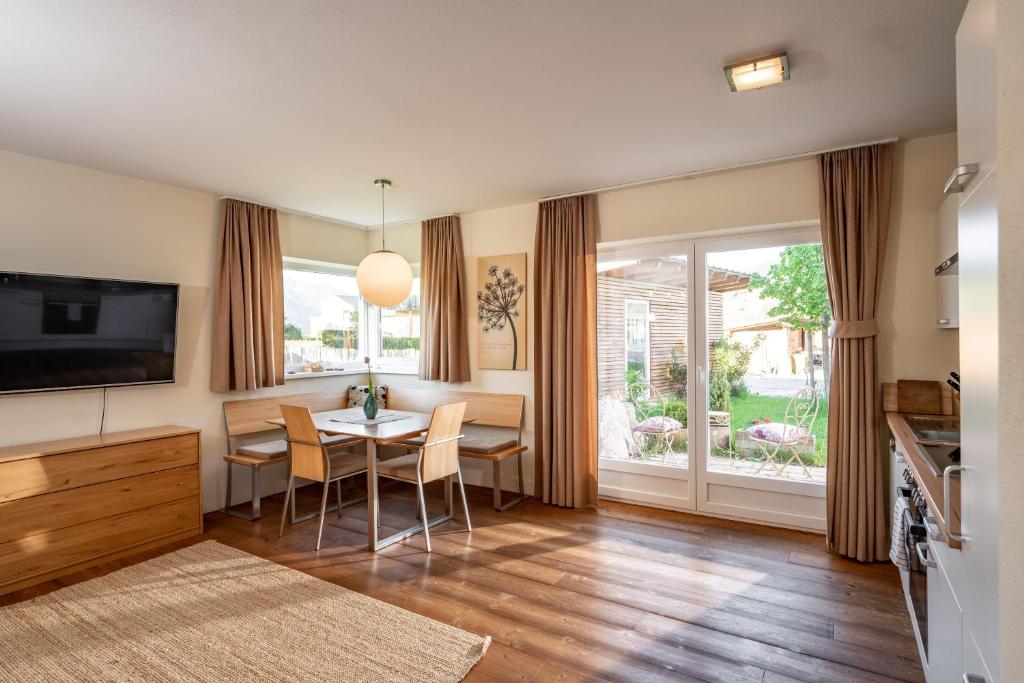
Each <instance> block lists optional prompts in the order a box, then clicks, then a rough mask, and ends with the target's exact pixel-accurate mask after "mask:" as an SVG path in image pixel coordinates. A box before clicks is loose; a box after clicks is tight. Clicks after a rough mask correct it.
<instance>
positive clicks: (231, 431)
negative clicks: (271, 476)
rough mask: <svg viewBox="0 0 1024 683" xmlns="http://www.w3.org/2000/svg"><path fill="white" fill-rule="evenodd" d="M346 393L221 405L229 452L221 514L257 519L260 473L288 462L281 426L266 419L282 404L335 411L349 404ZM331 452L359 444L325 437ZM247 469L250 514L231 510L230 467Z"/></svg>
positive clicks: (277, 412)
mask: <svg viewBox="0 0 1024 683" xmlns="http://www.w3.org/2000/svg"><path fill="white" fill-rule="evenodd" d="M349 393H350V392H349V391H347V390H346V391H334V392H323V393H314V394H283V395H279V396H267V397H264V398H249V399H239V400H235V401H225V402H224V427H225V430H226V431H227V437H228V453H227V455H225V456H224V460H225V462H226V463H227V466H228V477H227V490H226V492H225V496H224V512H226V513H227V514H229V515H232V516H234V517H240V518H241V519H245V520H249V521H253V520H257V519H259V518H260V496H259V491H260V470H262V469H263V468H264V467H268V466H270V465H274V464H277V463H280V462H286V461H287V460H288V442H287V441H285V439H284V435H283V433H282V430H281V428H280V427H276V426H274V425H272V424H269V423H268V422H267V420H273V419H277V418H280V417H281V408H280V406H281V405H282V404H286V405H296V406H304V407H307V408H309V409H310V410H311V411H313V412H314V413H318V412H323V411H326V410H337V409H339V408H346V407H349V405H350V397H349ZM324 441H325V443H326V444H327V445H328V446H329V447H330V449H331V450H334V451H341V450H345V449H348V448H351V447H353V446H356V445H358V444H359V443H361V439H357V438H352V437H344V436H342V437H333V438H331V437H327V438H325V439H324ZM235 465H237V466H241V467H248V468H249V469H250V473H251V481H252V514H249V515H247V514H244V513H242V512H239V511H237V510H233V509H232V507H231V475H232V470H233V469H234V468H233V466H235Z"/></svg>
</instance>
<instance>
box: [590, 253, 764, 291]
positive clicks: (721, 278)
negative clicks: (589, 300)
mask: <svg viewBox="0 0 1024 683" xmlns="http://www.w3.org/2000/svg"><path fill="white" fill-rule="evenodd" d="M598 268H599V272H600V273H601V275H603V276H605V277H614V278H620V279H623V280H637V281H640V282H646V283H652V284H660V285H668V286H670V287H679V288H680V289H685V288H686V271H687V265H686V261H683V260H680V259H674V258H664V257H658V258H645V259H637V260H635V261H629V262H627V263H622V264H615V265H614V267H612V268H609V269H608V270H603V271H602V270H600V266H599V267H598ZM748 286H750V275H748V274H747V273H740V272H738V271H735V270H726V269H725V268H708V289H709V290H710V291H712V292H734V291H737V290H740V289H746V288H747V287H748Z"/></svg>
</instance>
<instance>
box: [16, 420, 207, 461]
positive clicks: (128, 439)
mask: <svg viewBox="0 0 1024 683" xmlns="http://www.w3.org/2000/svg"><path fill="white" fill-rule="evenodd" d="M198 433H199V430H198V429H196V428H195V427H179V426H178V425H164V426H160V427H145V428H143V429H132V430H129V431H124V432H109V433H107V434H103V435H102V436H101V435H99V434H92V435H89V436H77V437H73V438H70V439H58V440H56V441H40V442H38V443H26V444H19V445H17V446H7V447H6V448H0V462H8V461H13V460H24V459H26V458H39V457H42V456H46V455H59V454H60V453H70V452H71V451H81V450H86V449H89V448H101V447H103V446H119V445H121V444H126V443H136V442H139V441H148V440H150V439H161V438H165V437H170V436H182V435H185V434H198Z"/></svg>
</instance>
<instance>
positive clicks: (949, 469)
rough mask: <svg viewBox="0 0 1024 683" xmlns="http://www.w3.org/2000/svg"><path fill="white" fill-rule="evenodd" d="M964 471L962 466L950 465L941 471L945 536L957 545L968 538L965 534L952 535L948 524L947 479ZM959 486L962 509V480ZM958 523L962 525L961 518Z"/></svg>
mask: <svg viewBox="0 0 1024 683" xmlns="http://www.w3.org/2000/svg"><path fill="white" fill-rule="evenodd" d="M966 469H967V468H966V467H964V466H963V465H950V466H949V467H947V468H946V469H944V470H942V513H943V514H942V516H943V519H945V520H946V535H947V536H949V539H950V540H951V541H956V542H957V543H963V542H964V541H966V540H969V538H970V537H969V536H968V535H967V534H954V533H953V531H952V526H951V524H950V519H951V517H950V510H951V506H950V504H949V477H950V475H951V474H953V473H954V472H963V471H964V470H966ZM960 486H961V491H960V493H961V495H960V501H961V509H962V503H963V479H961V480H960ZM960 522H961V524H962V523H963V518H962V517H961V519H960ZM960 531H963V528H961V529H960Z"/></svg>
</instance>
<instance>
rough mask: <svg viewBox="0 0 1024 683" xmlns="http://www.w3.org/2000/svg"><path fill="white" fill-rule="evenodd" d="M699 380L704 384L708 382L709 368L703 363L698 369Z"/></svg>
mask: <svg viewBox="0 0 1024 683" xmlns="http://www.w3.org/2000/svg"><path fill="white" fill-rule="evenodd" d="M697 380H698V381H699V382H700V383H701V384H702V385H706V384H707V383H708V369H707V368H706V367H704V366H703V365H702V366H700V368H699V369H698V371H697Z"/></svg>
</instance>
